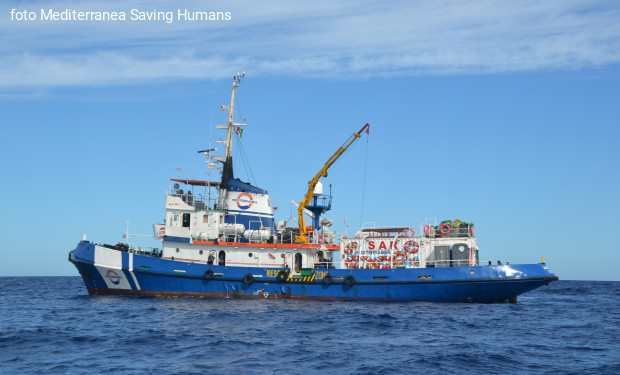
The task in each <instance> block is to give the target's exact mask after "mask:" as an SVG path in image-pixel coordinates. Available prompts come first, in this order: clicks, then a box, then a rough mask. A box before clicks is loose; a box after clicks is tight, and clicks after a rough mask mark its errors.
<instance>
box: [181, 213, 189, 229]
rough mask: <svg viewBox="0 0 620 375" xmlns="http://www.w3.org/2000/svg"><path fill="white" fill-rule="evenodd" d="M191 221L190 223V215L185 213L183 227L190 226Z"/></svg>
mask: <svg viewBox="0 0 620 375" xmlns="http://www.w3.org/2000/svg"><path fill="white" fill-rule="evenodd" d="M189 223H190V215H189V214H183V228H189Z"/></svg>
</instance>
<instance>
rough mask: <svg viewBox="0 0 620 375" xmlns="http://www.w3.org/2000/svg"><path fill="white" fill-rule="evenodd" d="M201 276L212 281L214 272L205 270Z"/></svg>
mask: <svg viewBox="0 0 620 375" xmlns="http://www.w3.org/2000/svg"><path fill="white" fill-rule="evenodd" d="M203 276H204V278H205V279H207V280H211V279H213V276H215V272H213V270H206V271H205V274H204V275H203Z"/></svg>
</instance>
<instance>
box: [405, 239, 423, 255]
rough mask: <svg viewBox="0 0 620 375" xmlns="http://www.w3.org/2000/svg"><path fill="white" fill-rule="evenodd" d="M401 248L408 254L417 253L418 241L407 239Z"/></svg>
mask: <svg viewBox="0 0 620 375" xmlns="http://www.w3.org/2000/svg"><path fill="white" fill-rule="evenodd" d="M403 250H404V251H405V252H406V253H409V254H412V253H417V252H418V250H420V245H418V243H417V242H415V241H407V242H405V244H404V245H403Z"/></svg>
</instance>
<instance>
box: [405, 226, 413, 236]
mask: <svg viewBox="0 0 620 375" xmlns="http://www.w3.org/2000/svg"><path fill="white" fill-rule="evenodd" d="M405 236H407V237H409V238H411V237H413V236H415V231H414V230H413V229H412V228H409V229H407V230H406V231H405Z"/></svg>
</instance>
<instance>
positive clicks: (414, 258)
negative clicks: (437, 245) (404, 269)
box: [409, 255, 420, 267]
mask: <svg viewBox="0 0 620 375" xmlns="http://www.w3.org/2000/svg"><path fill="white" fill-rule="evenodd" d="M409 263H411V265H412V266H414V267H419V266H420V258H418V256H417V255H416V256H412V257H411V258H409Z"/></svg>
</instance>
